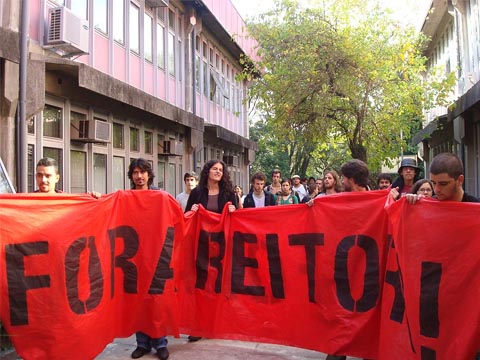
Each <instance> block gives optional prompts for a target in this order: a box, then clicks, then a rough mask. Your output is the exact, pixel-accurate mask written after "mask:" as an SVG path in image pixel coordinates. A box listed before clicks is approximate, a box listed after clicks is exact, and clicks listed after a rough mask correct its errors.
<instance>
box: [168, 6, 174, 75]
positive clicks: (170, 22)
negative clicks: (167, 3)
mask: <svg viewBox="0 0 480 360" xmlns="http://www.w3.org/2000/svg"><path fill="white" fill-rule="evenodd" d="M168 29H169V31H168V73H169V74H170V75H172V76H175V12H173V11H172V10H168Z"/></svg>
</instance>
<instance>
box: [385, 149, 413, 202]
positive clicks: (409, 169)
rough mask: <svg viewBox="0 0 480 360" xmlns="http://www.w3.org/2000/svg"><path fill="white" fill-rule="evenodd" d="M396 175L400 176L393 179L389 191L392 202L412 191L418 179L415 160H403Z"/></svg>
mask: <svg viewBox="0 0 480 360" xmlns="http://www.w3.org/2000/svg"><path fill="white" fill-rule="evenodd" d="M398 174H399V175H400V176H399V177H398V178H396V179H395V181H394V182H393V184H392V190H391V191H390V196H392V197H393V199H394V200H398V199H399V198H400V196H401V195H404V194H409V193H410V192H411V191H412V188H413V184H415V183H416V182H417V180H418V179H419V178H420V177H419V176H420V169H419V167H418V166H417V162H416V161H415V159H411V158H405V159H403V160H402V162H401V163H400V167H399V168H398Z"/></svg>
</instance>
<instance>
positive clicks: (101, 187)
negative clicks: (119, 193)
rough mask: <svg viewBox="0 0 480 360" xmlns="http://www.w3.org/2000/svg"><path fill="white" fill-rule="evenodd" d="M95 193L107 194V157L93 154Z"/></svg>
mask: <svg viewBox="0 0 480 360" xmlns="http://www.w3.org/2000/svg"><path fill="white" fill-rule="evenodd" d="M93 191H98V192H99V193H101V194H106V193H107V155H106V154H93Z"/></svg>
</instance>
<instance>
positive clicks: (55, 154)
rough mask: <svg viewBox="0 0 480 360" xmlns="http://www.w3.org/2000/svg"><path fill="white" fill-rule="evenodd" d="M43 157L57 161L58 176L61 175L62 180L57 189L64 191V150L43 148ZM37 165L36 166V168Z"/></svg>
mask: <svg viewBox="0 0 480 360" xmlns="http://www.w3.org/2000/svg"><path fill="white" fill-rule="evenodd" d="M43 157H49V158H52V159H55V160H57V165H58V174H59V175H60V180H59V181H58V183H57V189H58V190H63V152H62V149H57V148H51V147H44V148H43ZM36 165H37V164H35V166H36Z"/></svg>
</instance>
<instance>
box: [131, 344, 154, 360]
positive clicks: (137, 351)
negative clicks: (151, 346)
mask: <svg viewBox="0 0 480 360" xmlns="http://www.w3.org/2000/svg"><path fill="white" fill-rule="evenodd" d="M149 352H150V350H147V349H145V348H142V347H140V346H137V348H136V349H135V350H133V352H132V359H138V358H141V357H142V356H143V355H145V354H148V353H149Z"/></svg>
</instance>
